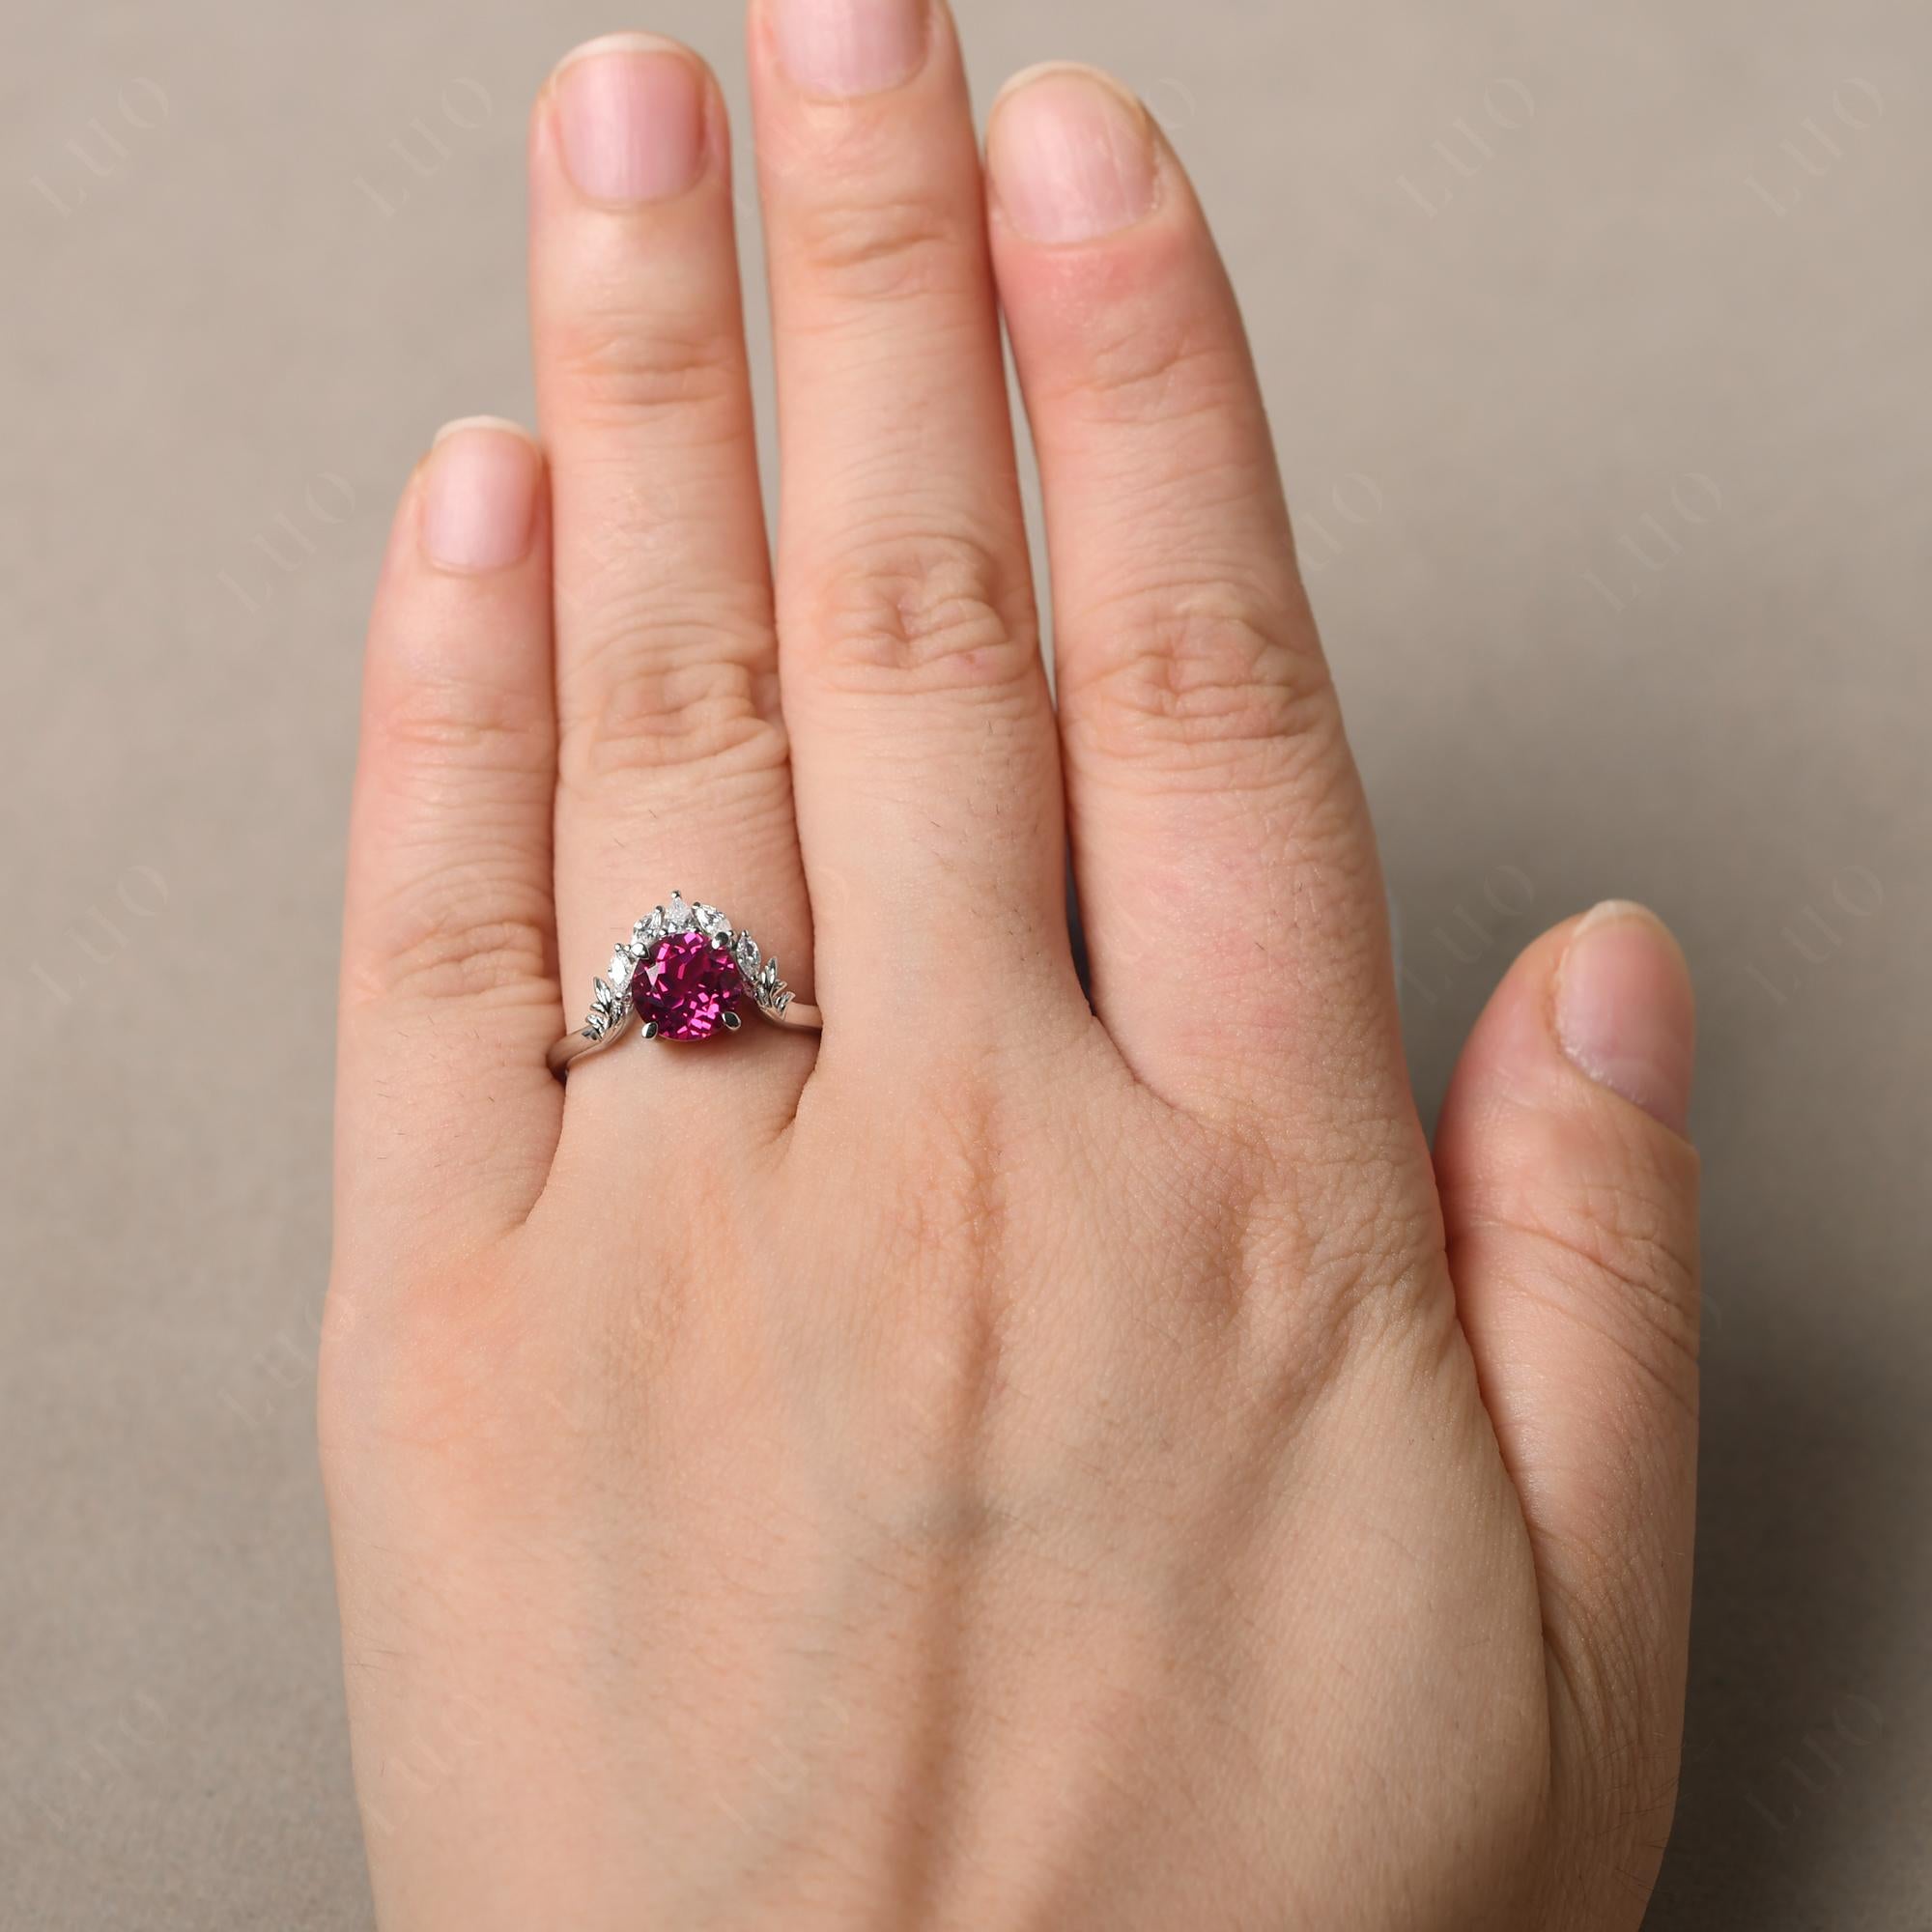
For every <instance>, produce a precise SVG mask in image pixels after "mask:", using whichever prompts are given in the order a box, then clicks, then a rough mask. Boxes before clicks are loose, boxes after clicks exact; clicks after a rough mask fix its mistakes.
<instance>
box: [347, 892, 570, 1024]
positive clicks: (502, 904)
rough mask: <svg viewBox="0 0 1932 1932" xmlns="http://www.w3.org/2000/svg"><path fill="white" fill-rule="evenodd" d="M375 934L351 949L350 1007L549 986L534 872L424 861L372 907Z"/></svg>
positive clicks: (550, 947) (547, 937) (549, 963)
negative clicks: (411, 876) (531, 874)
mask: <svg viewBox="0 0 1932 1932" xmlns="http://www.w3.org/2000/svg"><path fill="white" fill-rule="evenodd" d="M378 921H379V923H378V939H377V943H376V944H375V945H374V946H373V947H370V948H366V949H363V950H362V951H361V952H358V954H357V959H358V965H357V968H356V978H355V980H354V981H352V982H351V983H350V984H349V985H348V986H347V987H346V988H345V989H344V991H345V997H346V1000H347V1001H348V1003H350V1004H352V1005H372V1004H375V1003H376V1002H379V1001H393V1000H397V999H422V1000H430V1001H436V1002H441V1001H445V1000H451V999H459V998H470V999H474V998H486V999H487V998H489V997H491V996H493V995H497V994H501V993H504V992H506V991H510V990H517V991H523V990H526V989H534V990H535V991H536V992H537V993H538V994H540V995H541V996H542V997H544V998H560V997H561V996H560V995H559V994H557V992H556V990H555V986H556V975H555V968H554V942H553V939H552V925H551V906H550V899H549V895H548V893H547V891H546V890H545V889H544V887H543V886H542V885H540V884H539V883H538V881H536V880H535V879H533V878H530V877H527V876H525V875H523V874H520V873H517V872H515V871H514V870H510V869H506V868H505V867H502V866H500V865H491V864H484V863H482V862H476V863H472V864H469V865H461V866H459V865H451V864H449V863H448V862H447V861H446V860H443V861H440V862H434V863H428V864H426V866H425V868H424V870H423V871H422V873H421V875H420V876H419V877H417V878H415V879H414V880H413V881H412V883H411V884H410V885H409V886H407V887H404V888H398V889H397V890H395V891H393V892H392V893H391V894H390V895H389V896H388V898H387V900H386V902H385V903H384V905H383V906H382V907H381V908H379V911H378Z"/></svg>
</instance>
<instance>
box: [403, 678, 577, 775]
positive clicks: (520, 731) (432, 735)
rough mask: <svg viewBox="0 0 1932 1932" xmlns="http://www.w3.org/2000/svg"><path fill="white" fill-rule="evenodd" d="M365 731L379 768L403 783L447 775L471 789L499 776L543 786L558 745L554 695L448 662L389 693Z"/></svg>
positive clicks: (404, 680) (404, 681)
mask: <svg viewBox="0 0 1932 1932" xmlns="http://www.w3.org/2000/svg"><path fill="white" fill-rule="evenodd" d="M365 729H366V731H367V733H368V745H369V753H370V759H371V763H372V765H373V767H374V768H375V769H376V770H377V772H378V773H379V774H382V775H384V776H386V777H387V778H389V779H390V780H392V781H396V782H399V783H403V784H420V783H424V782H428V783H434V782H435V781H437V780H438V778H439V777H440V775H441V774H443V773H449V774H452V775H458V776H460V777H461V778H462V779H463V780H464V781H466V782H473V781H475V780H476V779H477V778H479V777H488V776H490V775H492V774H497V775H500V776H502V777H504V778H506V779H513V780H514V779H516V778H518V777H520V776H527V777H528V778H530V779H533V780H540V779H542V778H544V777H545V776H546V775H547V774H548V772H549V770H550V765H551V759H552V756H553V752H554V734H553V727H552V724H551V714H550V703H549V699H548V696H547V694H544V693H542V692H540V691H538V690H535V689H531V688H528V687H525V686H519V685H507V684H503V683H500V682H497V681H493V680H491V679H488V678H482V677H474V676H467V675H465V674H464V671H463V670H462V668H460V667H458V666H454V665H448V664H441V663H439V664H438V665H437V666H436V667H435V668H432V669H417V670H415V671H414V672H412V675H410V676H408V677H407V678H404V679H401V680H398V681H397V682H396V683H394V684H393V685H391V686H389V687H388V688H387V689H386V690H384V692H383V693H382V695H381V696H380V697H378V698H377V699H376V700H375V701H373V702H372V703H371V704H370V705H369V707H368V713H367V721H366V725H365Z"/></svg>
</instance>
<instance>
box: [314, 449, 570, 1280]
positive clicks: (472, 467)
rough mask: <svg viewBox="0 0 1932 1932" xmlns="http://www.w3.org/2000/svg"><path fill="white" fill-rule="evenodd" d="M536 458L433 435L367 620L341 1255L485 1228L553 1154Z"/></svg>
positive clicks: (544, 560) (339, 1151)
mask: <svg viewBox="0 0 1932 1932" xmlns="http://www.w3.org/2000/svg"><path fill="white" fill-rule="evenodd" d="M543 497H544V491H543V459H542V458H541V456H540V455H539V454H538V452H537V448H536V445H535V444H534V443H533V442H532V441H531V440H529V439H528V437H527V436H526V435H525V434H524V433H523V432H522V431H521V430H519V429H518V428H517V427H516V426H515V425H514V424H510V423H495V422H491V421H488V420H485V419H480V418H479V419H475V420H472V421H469V422H464V423H455V424H452V425H451V426H450V427H449V428H448V429H446V430H445V431H444V432H443V433H442V435H441V436H440V438H439V439H438V440H437V443H436V446H435V447H434V449H432V451H431V452H430V455H429V457H428V459H427V461H426V462H425V463H424V464H423V465H422V467H421V468H420V469H418V471H417V473H416V474H415V476H414V477H412V479H411V482H410V485H409V487H408V489H407V490H406V491H405V492H404V494H403V499H402V504H401V507H400V508H399V510H398V512H397V516H396V524H395V529H394V531H393V533H392V535H391V538H390V542H389V549H388V554H387V556H386V558H385V559H384V566H383V575H382V582H381V584H380V587H379V588H378V590H377V593H376V607H375V615H374V618H373V620H372V622H371V625H370V630H369V649H368V660H367V668H366V670H365V673H364V685H363V700H362V744H361V755H360V760H359V763H358V765H357V768H356V776H355V810H354V813H353V818H352V824H351V831H350V842H349V873H348V904H347V909H346V915H345V921H344V936H343V957H342V1011H341V1025H340V1032H339V1061H340V1076H339V1092H338V1099H337V1109H336V1168H337V1190H336V1201H337V1214H338V1250H339V1251H342V1250H349V1251H353V1250H354V1249H355V1247H357V1246H358V1245H360V1244H364V1243H375V1244H377V1245H378V1246H380V1247H382V1248H383V1249H384V1251H385V1252H387V1253H389V1254H391V1255H393V1254H394V1253H395V1252H396V1250H397V1249H398V1247H400V1246H402V1245H404V1244H413V1243H420V1244H425V1245H427V1246H429V1247H432V1248H433V1247H435V1246H436V1245H438V1244H439V1243H442V1244H446V1241H447V1237H448V1236H449V1234H450V1231H451V1229H452V1227H455V1226H461V1227H462V1228H464V1229H466V1230H469V1231H474V1232H479V1233H489V1232H498V1231H500V1230H502V1229H505V1228H508V1227H511V1226H514V1225H516V1224H517V1223H518V1222H520V1221H521V1220H522V1219H523V1218H524V1216H525V1215H526V1213H527V1212H528V1211H529V1208H530V1206H531V1204H532V1203H533V1202H534V1201H535V1200H536V1198H537V1195H538V1194H539V1192H540V1191H541V1190H542V1187H543V1184H544V1179H545V1176H546V1174H547V1173H548V1170H549V1166H550V1158H551V1154H552V1151H553V1150H554V1147H555V1144H556V1133H557V1121H558V1112H559V1101H558V1096H557V1091H556V1083H555V1081H554V1080H553V1079H552V1078H551V1076H550V1074H549V1073H548V1072H546V1071H545V1068H544V1052H545V1049H546V1048H547V1047H548V1046H549V1045H550V1043H551V1041H552V1040H553V1039H554V1038H555V1037H556V1035H557V1033H558V1031H559V1026H558V1006H557V982H556V960H555V938H554V930H553V923H552V907H551V801H552V794H553V784H554V772H555V756H556V733H555V725H554V718H553V713H552V705H551V654H550V652H551V640H550V560H549V554H548V553H549V533H548V528H547V516H546V512H545V506H544V501H543Z"/></svg>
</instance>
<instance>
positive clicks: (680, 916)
mask: <svg viewBox="0 0 1932 1932" xmlns="http://www.w3.org/2000/svg"><path fill="white" fill-rule="evenodd" d="M748 1002H749V1004H750V1005H751V1006H752V1008H753V1010H754V1011H756V1012H757V1013H759V1014H761V1015H762V1016H763V1017H764V1018H765V1019H768V1020H769V1021H771V1023H772V1024H773V1025H774V1026H781V1027H788V1028H790V1029H791V1030H792V1031H793V1032H796V1033H817V1032H819V1031H820V1030H821V1029H822V1028H823V1026H824V1024H825V1021H824V1016H823V1015H822V1014H821V1013H820V1012H819V1010H818V1009H817V1008H816V1007H809V1006H807V1005H806V1004H805V1002H804V1001H803V1000H800V999H796V998H794V996H793V994H792V990H791V988H790V987H789V986H787V985H786V984H785V982H784V981H783V980H781V979H780V977H779V962H778V961H777V960H776V959H766V958H764V957H762V956H761V955H760V953H759V952H758V942H757V941H756V940H755V939H753V937H752V935H751V934H750V933H749V932H746V931H744V930H743V929H742V928H739V929H737V930H733V928H732V925H731V922H730V921H729V920H728V919H726V918H725V915H724V914H723V913H722V912H720V911H719V910H718V908H717V907H716V906H708V905H686V904H685V902H684V895H682V894H681V893H672V894H671V895H670V903H669V904H668V905H661V906H653V907H652V908H651V910H650V911H649V912H648V913H647V914H646V915H645V916H644V917H643V918H642V919H640V920H639V922H638V923H637V924H636V925H634V926H633V927H632V928H631V936H630V937H629V938H628V939H625V940H622V941H620V942H619V943H618V946H617V950H616V951H615V952H612V953H611V964H610V965H609V966H608V967H607V968H606V969H605V972H604V976H603V978H601V979H600V980H598V981H597V992H596V995H595V998H594V999H593V1001H592V1003H591V1008H590V1011H589V1013H588V1014H587V1015H586V1016H585V1018H584V1021H583V1024H582V1027H580V1028H579V1029H578V1030H577V1032H575V1033H571V1034H565V1035H564V1037H562V1038H561V1039H560V1040H558V1041H557V1043H556V1044H555V1045H554V1047H552V1048H551V1050H550V1055H549V1063H550V1070H551V1071H552V1072H553V1073H554V1074H555V1075H556V1077H557V1078H558V1079H559V1080H561V1079H563V1078H564V1077H565V1075H566V1074H567V1073H568V1072H569V1071H570V1068H571V1067H572V1066H573V1065H575V1064H576V1063H577V1062H578V1061H580V1060H582V1058H583V1057H584V1056H585V1055H586V1054H590V1053H601V1052H602V1051H603V1050H604V1048H606V1047H607V1046H612V1045H614V1044H615V1043H616V1042H617V1041H618V1040H619V1039H621V1038H622V1037H624V1035H625V1034H626V1033H628V1032H630V1031H631V1028H632V1024H633V1022H638V1023H639V1027H640V1036H641V1037H642V1038H644V1039H651V1040H656V1039H676V1040H700V1039H713V1038H715V1037H717V1036H718V1035H719V1034H721V1033H736V1032H737V1031H738V1029H739V1028H740V1027H741V1026H742V1025H743V1024H744V1019H743V1015H742V1011H741V1009H742V1008H743V1007H744V1006H745V1005H746V1004H747V1003H748Z"/></svg>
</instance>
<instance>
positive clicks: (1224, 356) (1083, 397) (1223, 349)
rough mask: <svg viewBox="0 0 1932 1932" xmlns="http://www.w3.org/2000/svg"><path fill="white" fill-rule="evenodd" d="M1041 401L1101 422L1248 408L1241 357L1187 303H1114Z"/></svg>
mask: <svg viewBox="0 0 1932 1932" xmlns="http://www.w3.org/2000/svg"><path fill="white" fill-rule="evenodd" d="M1109 317H1110V322H1111V325H1112V326H1110V327H1107V328H1106V330H1105V332H1104V333H1099V334H1096V335H1094V336H1093V337H1091V338H1090V339H1089V340H1088V341H1087V342H1086V343H1085V344H1084V345H1083V348H1082V353H1081V355H1079V356H1078V357H1077V358H1076V359H1075V361H1074V363H1073V365H1072V367H1071V369H1070V370H1069V372H1068V373H1067V374H1065V375H1064V376H1062V377H1061V379H1060V380H1059V381H1058V382H1057V383H1052V384H1049V385H1048V386H1047V388H1046V390H1045V392H1044V394H1043V396H1042V398H1041V400H1042V401H1043V402H1044V403H1046V404H1049V405H1060V406H1063V407H1065V408H1066V409H1068V410H1070V411H1071V412H1073V413H1074V414H1075V416H1076V417H1077V418H1078V419H1079V420H1082V421H1085V422H1088V423H1091V424H1094V425H1097V426H1105V427H1122V426H1136V425H1146V424H1150V423H1166V422H1171V421H1174V420H1176V419H1177V418H1183V419H1184V418H1187V417H1191V416H1199V415H1210V414H1220V413H1222V412H1228V411H1231V410H1234V409H1236V408H1239V409H1243V410H1244V409H1245V408H1247V407H1248V388H1249V382H1250V379H1249V376H1248V369H1247V361H1246V357H1245V355H1244V354H1243V353H1241V352H1240V351H1239V349H1238V347H1237V345H1236V344H1234V343H1232V342H1231V341H1230V338H1229V335H1228V332H1227V330H1226V329H1225V328H1224V327H1219V326H1211V327H1210V326H1208V324H1207V322H1206V321H1205V320H1204V318H1203V317H1202V316H1200V315H1199V314H1197V313H1196V312H1195V311H1194V310H1193V309H1191V308H1184V309H1179V310H1173V309H1168V308H1165V307H1164V306H1163V305H1162V304H1160V303H1159V302H1157V301H1152V300H1150V301H1146V302H1141V303H1126V304H1121V305H1119V306H1118V307H1117V308H1114V309H1112V310H1110V311H1109Z"/></svg>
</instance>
